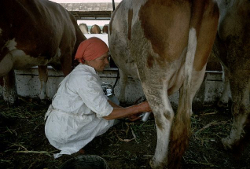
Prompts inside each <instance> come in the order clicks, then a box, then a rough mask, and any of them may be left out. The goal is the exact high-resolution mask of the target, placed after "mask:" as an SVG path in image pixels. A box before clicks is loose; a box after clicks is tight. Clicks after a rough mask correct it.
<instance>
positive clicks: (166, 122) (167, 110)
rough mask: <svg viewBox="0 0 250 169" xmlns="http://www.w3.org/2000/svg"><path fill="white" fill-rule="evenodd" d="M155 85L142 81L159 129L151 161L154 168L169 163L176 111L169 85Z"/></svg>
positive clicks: (162, 166) (157, 129)
mask: <svg viewBox="0 0 250 169" xmlns="http://www.w3.org/2000/svg"><path fill="white" fill-rule="evenodd" d="M166 83H167V81H166V82H163V85H159V84H157V85H153V84H152V83H147V85H146V84H145V83H142V86H143V89H144V90H143V91H144V93H145V95H146V98H147V100H148V102H149V103H150V107H151V108H152V110H153V113H154V117H155V124H156V131H157V144H156V149H155V154H154V156H153V158H152V159H151V161H150V165H151V167H152V168H154V169H155V168H164V166H166V164H167V156H168V144H169V138H170V131H171V126H172V120H173V117H174V111H173V109H172V107H171V104H170V101H169V99H168V93H167V85H166Z"/></svg>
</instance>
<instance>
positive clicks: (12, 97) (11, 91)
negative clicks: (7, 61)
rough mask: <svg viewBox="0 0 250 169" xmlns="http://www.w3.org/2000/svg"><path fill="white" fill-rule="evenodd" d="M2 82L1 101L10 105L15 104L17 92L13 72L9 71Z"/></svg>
mask: <svg viewBox="0 0 250 169" xmlns="http://www.w3.org/2000/svg"><path fill="white" fill-rule="evenodd" d="M3 82H4V85H3V99H4V100H5V101H7V103H8V104H10V105H13V104H16V103H17V90H16V78H15V72H14V70H10V71H9V73H8V74H7V75H5V76H3Z"/></svg>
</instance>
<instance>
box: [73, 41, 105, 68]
mask: <svg viewBox="0 0 250 169" xmlns="http://www.w3.org/2000/svg"><path fill="white" fill-rule="evenodd" d="M108 50H109V49H108V46H107V45H106V43H105V42H103V41H102V40H101V39H99V38H96V37H92V38H89V39H87V40H85V41H83V42H81V43H80V45H79V46H78V49H77V52H76V55H75V59H77V60H78V61H79V62H80V63H84V61H85V60H87V61H90V60H94V59H96V58H98V57H100V56H102V55H103V54H105V53H107V52H108Z"/></svg>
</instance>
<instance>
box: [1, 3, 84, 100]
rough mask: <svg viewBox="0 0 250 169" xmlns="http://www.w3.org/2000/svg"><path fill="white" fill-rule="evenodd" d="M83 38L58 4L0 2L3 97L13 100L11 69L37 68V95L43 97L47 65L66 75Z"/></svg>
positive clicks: (14, 96)
mask: <svg viewBox="0 0 250 169" xmlns="http://www.w3.org/2000/svg"><path fill="white" fill-rule="evenodd" d="M85 39H86V38H85V37H84V35H83V34H82V33H81V30H80V29H79V27H78V25H77V23H76V20H75V18H74V16H73V15H71V14H70V13H69V12H68V11H67V10H65V9H64V8H63V7H62V6H61V5H59V4H57V3H54V2H50V1H47V0H36V1H34V0H27V1H16V0H8V1H2V2H1V5H0V76H3V78H4V86H3V97H4V100H6V101H8V102H9V103H10V104H13V103H14V102H15V101H16V100H17V95H16V89H15V73H14V70H15V69H27V68H30V67H33V66H38V68H39V78H40V81H41V92H40V98H41V99H44V98H45V96H46V82H47V79H48V73H47V65H51V66H52V67H53V68H55V69H57V70H62V71H63V73H64V75H67V74H68V73H70V71H71V70H72V62H73V58H74V54H75V52H76V50H77V47H78V45H79V44H80V42H82V41H83V40H85Z"/></svg>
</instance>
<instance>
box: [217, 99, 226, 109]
mask: <svg viewBox="0 0 250 169" xmlns="http://www.w3.org/2000/svg"><path fill="white" fill-rule="evenodd" d="M217 106H218V108H220V109H226V108H228V103H224V102H222V101H218V103H217Z"/></svg>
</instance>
